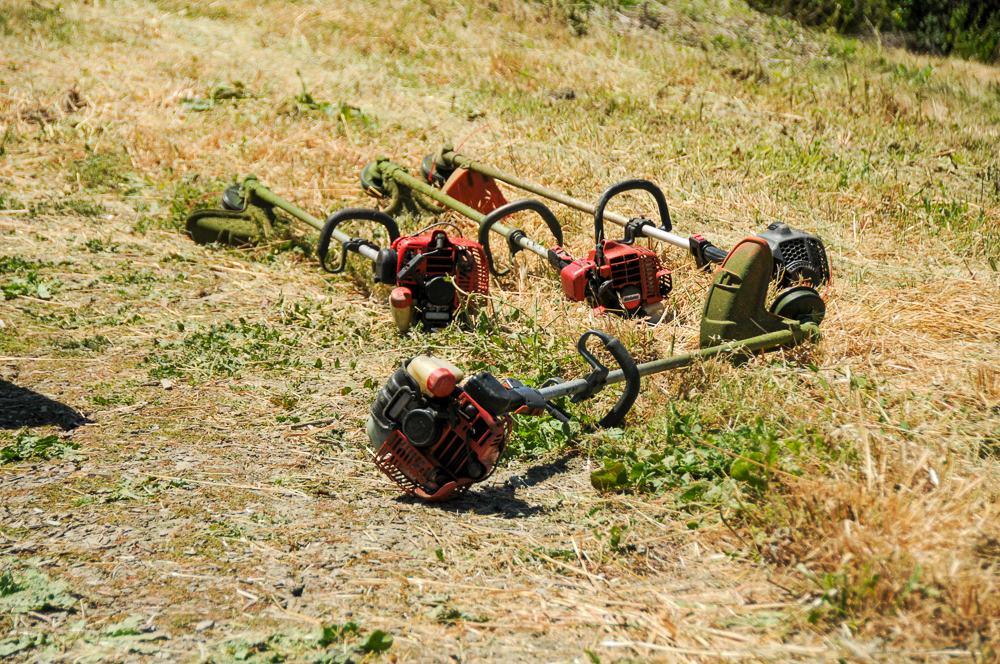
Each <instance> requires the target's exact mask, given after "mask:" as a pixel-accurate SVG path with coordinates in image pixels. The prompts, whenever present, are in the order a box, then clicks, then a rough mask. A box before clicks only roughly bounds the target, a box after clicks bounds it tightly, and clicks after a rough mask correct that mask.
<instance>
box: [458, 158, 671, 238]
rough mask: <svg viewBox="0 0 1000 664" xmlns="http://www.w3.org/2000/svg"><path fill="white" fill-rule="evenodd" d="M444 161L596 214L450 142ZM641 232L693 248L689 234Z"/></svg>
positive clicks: (615, 217) (619, 219)
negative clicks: (483, 160) (459, 150)
mask: <svg viewBox="0 0 1000 664" xmlns="http://www.w3.org/2000/svg"><path fill="white" fill-rule="evenodd" d="M441 161H442V163H443V164H444V165H445V166H447V167H448V168H464V169H466V170H469V171H473V172H475V173H479V174H480V175H485V176H487V177H491V178H493V179H495V180H500V181H501V182H506V183H507V184H509V185H511V186H512V187H517V188H518V189H524V190H525V191H530V192H531V193H533V194H535V195H536V196H541V197H543V198H548V199H549V200H553V201H555V202H557V203H562V204H563V205H565V206H566V207H570V208H573V209H574V210H579V211H580V212H586V213H587V214H594V211H595V210H596V209H597V207H596V206H594V205H592V204H590V203H587V202H586V201H581V200H579V199H577V198H573V197H572V196H567V195H566V194H560V193H559V192H558V191H555V190H553V189H549V188H548V187H542V186H540V185H537V184H532V183H531V182H527V181H525V180H522V179H521V178H519V177H515V176H513V175H510V174H509V173H504V172H503V171H498V170H497V169H495V168H493V167H491V166H487V165H486V164H482V163H480V162H478V161H475V160H473V159H469V158H468V157H466V156H465V155H461V154H458V153H457V152H455V149H454V148H453V147H452V145H451V143H446V144H445V145H444V147H443V148H442V149H441ZM604 219H605V220H607V221H610V222H613V223H616V224H618V225H619V226H622V227H624V226H625V225H626V224H628V222H629V219H628V217H623V216H622V215H620V214H616V213H614V212H611V211H607V210H606V211H605V212H604ZM642 233H643V235H646V236H648V237H652V238H656V239H657V240H660V241H661V242H667V243H669V244H672V245H674V246H676V247H680V248H681V249H687V250H690V249H691V240H690V239H689V238H686V237H682V236H680V235H676V234H674V233H670V232H667V231H664V230H663V229H661V228H656V227H654V226H645V227H643V229H642Z"/></svg>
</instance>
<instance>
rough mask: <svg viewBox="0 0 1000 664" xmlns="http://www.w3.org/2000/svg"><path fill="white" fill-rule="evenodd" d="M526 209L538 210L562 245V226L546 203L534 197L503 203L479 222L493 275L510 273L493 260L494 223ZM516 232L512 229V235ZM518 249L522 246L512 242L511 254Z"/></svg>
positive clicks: (488, 263) (558, 242)
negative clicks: (492, 233) (492, 229)
mask: <svg viewBox="0 0 1000 664" xmlns="http://www.w3.org/2000/svg"><path fill="white" fill-rule="evenodd" d="M525 211H530V212H536V213H537V214H538V216H539V217H541V218H542V219H543V220H544V221H545V224H546V225H547V226H548V227H549V230H550V231H552V235H554V236H555V238H556V244H558V245H559V246H562V243H563V233H562V226H561V225H560V224H559V220H558V219H556V215H554V214H553V213H552V210H550V209H549V208H547V207H546V206H545V204H544V203H542V202H541V201H538V200H535V199H534V198H525V199H523V200H520V201H514V202H513V203H507V205H502V206H500V207H498V208H497V209H496V210H493V212H490V213H489V214H488V215H486V218H484V219H483V223H481V224H479V244H480V245H481V246H482V248H483V251H484V252H486V263H487V265H489V268H490V272H491V273H492V274H493V276H496V277H502V276H504V275H507V274H510V270H509V269H505V270H504V271H503V272H499V271H497V269H496V264H495V263H494V262H493V252H492V251H490V229H491V228H493V224H495V223H497V222H499V221H500V220H501V219H506V218H507V217H509V216H510V215H512V214H515V213H517V212H525ZM515 232H516V230H515V231H511V235H513V234H514V233H515ZM506 239H507V242H508V243H510V241H511V238H510V237H506ZM515 247H516V249H515ZM517 249H520V247H517V245H515V244H512V243H511V244H510V252H511V255H513V254H514V253H515V252H516V251H517Z"/></svg>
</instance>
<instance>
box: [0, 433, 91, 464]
mask: <svg viewBox="0 0 1000 664" xmlns="http://www.w3.org/2000/svg"><path fill="white" fill-rule="evenodd" d="M5 442H6V444H4V443H5ZM0 445H2V447H0V463H4V464H9V463H22V462H24V461H33V460H35V459H42V460H49V459H55V458H62V457H67V456H71V455H72V454H73V451H74V450H78V449H80V445H79V444H77V443H74V442H72V441H66V440H62V439H61V438H59V436H56V435H54V434H52V435H48V436H35V435H32V434H30V433H29V432H28V430H26V429H25V430H22V431H18V432H17V433H15V434H12V435H11V434H0Z"/></svg>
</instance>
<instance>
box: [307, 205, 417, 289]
mask: <svg viewBox="0 0 1000 664" xmlns="http://www.w3.org/2000/svg"><path fill="white" fill-rule="evenodd" d="M345 221H370V222H373V223H376V224H380V225H382V226H383V227H384V228H385V230H386V231H387V232H388V233H389V242H390V243H392V242H395V241H396V240H398V239H399V226H397V225H396V221H395V220H394V219H393V218H392V217H390V216H389V215H387V214H385V213H384V212H379V211H378V210H368V209H364V208H350V209H347V210H339V211H337V212H334V213H333V214H331V215H330V216H329V217H327V219H326V223H325V224H323V229H322V230H321V231H320V233H319V240H318V241H317V242H316V255H317V256H318V257H319V264H320V265H321V266H322V267H323V269H324V270H326V271H327V272H330V273H331V274H338V273H340V272H343V271H344V268H345V267H347V251H348V249H350V250H352V251H357V250H358V249H359V248H360V247H362V246H368V247H371V248H373V249H375V250H376V251H377V250H378V247H377V246H376V245H375V244H374V243H372V242H369V241H368V240H364V239H361V238H353V239H351V238H348V237H347V236H346V235H344V234H343V233H340V232H338V231H337V226H338V225H339V224H341V223H343V222H345ZM337 236H339V237H337ZM334 237H336V239H337V241H338V242H340V245H341V252H340V262H339V263H338V265H337V266H336V267H332V268H331V267H330V266H329V265H327V264H326V257H327V254H328V253H329V251H330V240H331V239H332V238H334Z"/></svg>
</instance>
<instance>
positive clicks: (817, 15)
mask: <svg viewBox="0 0 1000 664" xmlns="http://www.w3.org/2000/svg"><path fill="white" fill-rule="evenodd" d="M749 3H750V6H752V7H753V8H755V9H757V10H760V11H764V12H768V13H772V14H784V15H788V16H791V17H792V18H794V19H795V20H797V21H798V22H799V23H802V24H803V25H810V26H820V27H828V28H833V29H836V30H837V31H838V32H842V33H844V34H859V33H865V32H871V30H872V29H873V28H874V29H877V30H879V31H882V32H896V31H900V32H904V33H906V34H907V36H908V39H907V44H908V45H909V46H910V47H911V48H915V49H916V50H920V51H928V52H932V53H940V54H944V55H948V54H951V55H956V56H959V57H963V58H973V59H976V60H982V61H983V62H996V61H997V60H998V59H1000V3H997V2H995V0H749Z"/></svg>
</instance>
